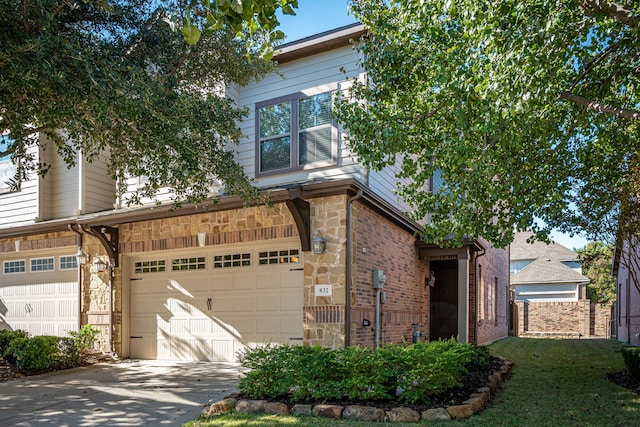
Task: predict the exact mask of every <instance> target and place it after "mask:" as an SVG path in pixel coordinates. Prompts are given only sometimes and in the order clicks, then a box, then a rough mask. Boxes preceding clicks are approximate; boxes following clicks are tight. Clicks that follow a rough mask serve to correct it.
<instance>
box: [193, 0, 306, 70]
mask: <svg viewBox="0 0 640 427" xmlns="http://www.w3.org/2000/svg"><path fill="white" fill-rule="evenodd" d="M191 3H192V5H191V7H189V8H187V10H186V12H187V13H186V15H185V16H184V18H183V20H182V34H183V35H184V38H185V40H186V41H187V43H189V44H190V45H195V44H196V43H198V40H199V39H200V36H201V34H202V32H203V31H204V32H205V33H207V32H212V31H217V30H220V29H222V28H224V27H226V28H229V29H230V30H231V31H233V32H234V33H235V34H236V35H238V36H239V37H241V38H243V39H244V37H245V34H247V33H248V34H249V35H250V36H252V37H256V40H251V39H246V41H247V42H248V43H247V47H248V48H249V49H252V48H254V47H255V46H257V44H258V43H259V44H260V46H259V49H258V50H259V52H260V55H261V56H262V57H263V58H265V59H271V57H272V56H273V53H274V45H275V44H276V43H277V42H279V41H281V40H283V39H284V33H283V32H282V31H280V30H278V29H277V27H278V25H280V22H279V21H278V17H277V15H276V12H277V11H278V10H281V11H282V13H283V14H285V15H295V14H296V13H295V8H297V7H298V0H218V1H215V0H201V1H192V2H191ZM192 8H193V9H194V14H195V15H204V16H206V21H204V22H203V25H201V26H199V25H198V24H196V23H194V22H192V19H191V9H192Z"/></svg>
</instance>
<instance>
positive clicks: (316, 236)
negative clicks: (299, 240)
mask: <svg viewBox="0 0 640 427" xmlns="http://www.w3.org/2000/svg"><path fill="white" fill-rule="evenodd" d="M326 247H327V241H326V240H325V239H324V238H323V237H322V234H320V230H316V231H314V233H313V253H314V254H317V255H320V254H322V253H324V250H325V248H326Z"/></svg>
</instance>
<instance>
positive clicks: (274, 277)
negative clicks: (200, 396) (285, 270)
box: [258, 267, 281, 289]
mask: <svg viewBox="0 0 640 427" xmlns="http://www.w3.org/2000/svg"><path fill="white" fill-rule="evenodd" d="M267 268H268V267H263V268H262V269H261V270H262V271H260V281H259V282H258V289H278V288H279V287H280V280H281V279H280V276H281V274H280V272H279V271H277V272H268V271H267Z"/></svg>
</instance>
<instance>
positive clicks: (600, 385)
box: [186, 338, 640, 427]
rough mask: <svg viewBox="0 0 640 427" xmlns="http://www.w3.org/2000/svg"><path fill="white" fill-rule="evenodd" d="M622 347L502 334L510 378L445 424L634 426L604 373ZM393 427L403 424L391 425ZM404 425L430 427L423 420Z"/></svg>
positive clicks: (636, 404) (618, 365) (239, 418)
mask: <svg viewBox="0 0 640 427" xmlns="http://www.w3.org/2000/svg"><path fill="white" fill-rule="evenodd" d="M620 347H621V345H620V344H619V343H617V342H616V341H614V340H595V339H593V340H592V339H587V340H543V339H522V338H506V339H503V340H501V341H498V342H496V343H494V344H492V345H490V346H489V348H490V349H491V352H492V353H493V354H496V355H500V356H504V357H506V358H509V359H511V360H513V361H514V362H515V367H514V370H513V376H512V377H511V379H510V380H509V381H508V382H507V383H506V386H505V388H504V390H502V392H501V394H500V395H499V396H498V397H497V398H496V399H494V400H493V402H492V406H491V407H489V408H487V409H486V410H484V411H483V412H482V413H481V414H479V415H476V416H474V417H472V418H470V419H467V420H465V421H464V422H453V421H452V422H446V423H440V424H438V425H443V426H445V425H446V426H452V427H453V426H463V425H469V426H487V427H488V426H491V427H494V426H517V427H528V426H531V427H542V426H549V427H551V426H553V427H557V426H580V427H589V426H593V427H602V426H607V427H609V426H611V427H614V426H621V427H622V426H625V427H626V426H636V425H640V396H638V395H636V394H634V393H632V392H630V391H628V390H626V389H624V388H621V387H619V386H617V385H615V384H613V383H611V382H609V381H608V380H607V379H606V378H605V375H606V374H607V373H609V372H614V371H621V370H624V363H623V361H622V356H621V354H620ZM292 425H294V426H335V425H344V426H348V427H358V426H375V425H379V423H367V422H350V421H337V420H329V419H321V418H314V417H302V418H296V417H276V416H270V415H262V416H261V415H242V414H230V415H224V416H216V417H212V418H208V419H207V418H202V419H198V420H194V421H192V422H190V423H188V424H186V426H188V427H209V426H222V427H232V426H234V427H235V426H292ZM392 425H393V426H401V425H403V424H399V423H394V424H392ZM404 425H412V426H415V425H429V424H428V423H426V422H422V423H419V424H404Z"/></svg>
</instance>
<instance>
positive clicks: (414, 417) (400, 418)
mask: <svg viewBox="0 0 640 427" xmlns="http://www.w3.org/2000/svg"><path fill="white" fill-rule="evenodd" d="M387 418H388V419H389V421H393V422H400V423H410V422H417V421H420V414H418V413H417V412H416V411H414V410H413V409H411V408H393V409H392V410H390V411H387Z"/></svg>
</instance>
